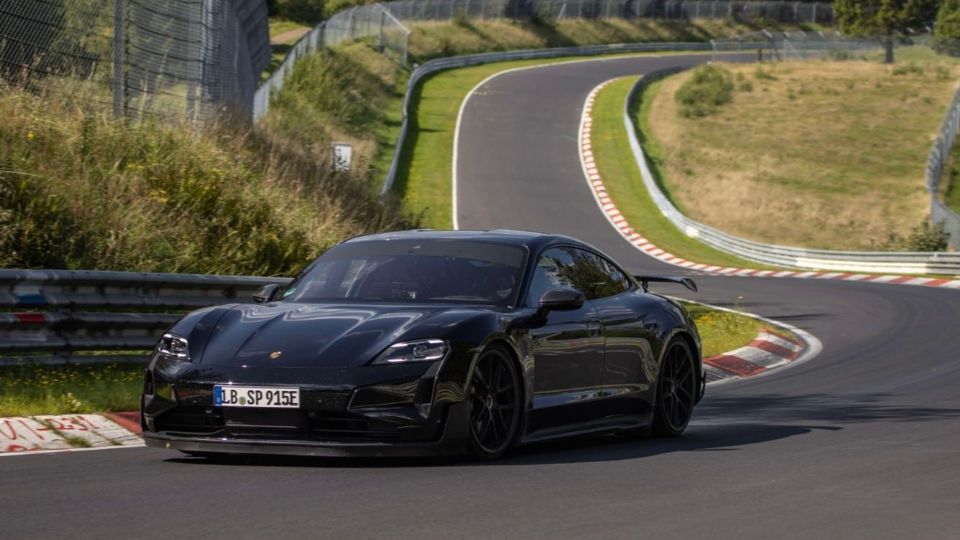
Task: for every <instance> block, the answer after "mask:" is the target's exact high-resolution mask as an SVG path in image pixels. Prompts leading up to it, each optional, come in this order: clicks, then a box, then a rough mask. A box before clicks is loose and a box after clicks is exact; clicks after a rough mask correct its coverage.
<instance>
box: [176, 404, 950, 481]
mask: <svg viewBox="0 0 960 540" xmlns="http://www.w3.org/2000/svg"><path fill="white" fill-rule="evenodd" d="M957 418H960V409H955V408H937V407H923V406H911V405H904V404H900V403H897V402H896V397H895V396H891V395H888V394H861V395H856V396H831V395H826V394H812V395H806V396H787V395H777V394H764V395H753V396H718V397H716V398H712V399H707V400H705V401H704V402H703V403H701V404H700V406H698V408H697V413H696V415H695V417H694V421H693V423H691V425H690V427H689V428H688V430H687V432H686V433H685V434H684V435H683V436H682V437H673V438H656V437H625V436H622V435H617V434H604V435H593V436H582V437H572V438H569V439H562V440H556V441H548V442H540V443H533V444H529V445H525V446H521V447H519V448H516V449H514V450H513V451H511V452H510V453H509V454H507V455H506V456H505V457H504V458H502V459H500V460H497V461H492V462H478V461H473V460H470V459H468V458H466V457H445V456H444V457H431V458H405V457H404V458H401V457H378V458H313V457H293V456H259V455H258V456H252V455H251V456H224V457H216V458H195V457H176V458H171V459H167V460H166V461H167V462H169V463H179V464H192V465H208V466H209V465H214V466H215V465H228V466H238V465H239V466H267V467H311V468H317V467H325V468H397V467H400V468H406V467H497V466H509V465H515V466H516V465H520V466H523V465H543V464H560V463H585V462H598V461H619V460H632V459H644V458H649V457H653V456H657V455H661V454H670V453H677V452H736V451H738V450H740V449H742V448H744V447H747V446H750V445H755V444H761V443H766V442H771V441H777V440H782V439H787V438H790V437H798V436H803V435H806V434H809V433H811V432H813V431H825V432H836V431H840V430H843V429H844V427H845V426H847V425H854V424H862V423H869V422H908V421H909V422H922V421H935V420H951V419H957Z"/></svg>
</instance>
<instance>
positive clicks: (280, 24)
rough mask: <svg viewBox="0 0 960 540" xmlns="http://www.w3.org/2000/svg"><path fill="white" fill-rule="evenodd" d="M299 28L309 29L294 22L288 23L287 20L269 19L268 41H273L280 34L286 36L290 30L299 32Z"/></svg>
mask: <svg viewBox="0 0 960 540" xmlns="http://www.w3.org/2000/svg"><path fill="white" fill-rule="evenodd" d="M301 28H310V27H309V26H306V25H304V24H301V23H299V22H296V21H290V20H287V19H279V18H276V17H271V18H270V39H274V38H276V37H277V36H279V35H281V34H286V33H287V32H290V31H291V30H299V29H301ZM288 44H289V43H288Z"/></svg>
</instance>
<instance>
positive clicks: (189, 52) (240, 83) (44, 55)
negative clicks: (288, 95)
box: [0, 0, 270, 121]
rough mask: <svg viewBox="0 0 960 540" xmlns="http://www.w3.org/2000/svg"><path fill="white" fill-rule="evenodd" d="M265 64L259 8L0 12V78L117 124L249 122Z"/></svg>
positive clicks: (111, 4)
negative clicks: (64, 97) (90, 106)
mask: <svg viewBox="0 0 960 540" xmlns="http://www.w3.org/2000/svg"><path fill="white" fill-rule="evenodd" d="M269 60H270V39H269V32H268V28H267V10H266V4H265V3H264V1H263V0H17V1H7V2H2V3H0V76H2V77H3V78H4V79H6V80H7V81H8V82H11V83H13V84H21V85H24V86H27V87H28V88H32V89H35V90H50V89H52V88H57V87H59V88H61V89H62V91H63V92H64V93H65V94H69V95H70V96H71V97H73V98H79V99H81V100H84V101H91V102H94V103H99V104H100V105H102V106H103V107H104V108H110V109H112V110H113V111H114V113H115V114H117V115H118V116H129V117H144V116H148V117H157V116H159V117H173V116H177V117H180V116H186V117H187V118H189V119H192V120H198V121H205V120H212V119H214V118H215V117H216V116H217V115H219V114H220V113H222V112H224V111H225V110H238V111H240V112H241V113H245V114H249V111H250V110H251V108H252V104H253V94H254V92H255V91H256V88H257V85H258V83H259V80H260V73H261V72H262V71H263V70H264V68H265V67H266V65H267V64H268V62H269Z"/></svg>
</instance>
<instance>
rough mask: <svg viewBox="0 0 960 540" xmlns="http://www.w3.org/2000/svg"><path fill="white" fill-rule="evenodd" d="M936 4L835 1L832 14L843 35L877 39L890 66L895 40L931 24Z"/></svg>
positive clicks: (932, 1)
mask: <svg viewBox="0 0 960 540" xmlns="http://www.w3.org/2000/svg"><path fill="white" fill-rule="evenodd" d="M937 4H938V2H937V0H836V1H835V2H834V3H833V11H834V15H835V17H836V20H837V23H838V24H839V26H840V30H842V31H843V32H846V33H848V34H852V35H855V36H867V37H878V38H880V39H881V40H882V42H883V46H884V49H886V53H887V54H886V63H888V64H892V63H893V45H894V43H896V40H897V38H899V37H902V36H904V35H906V34H907V33H908V32H909V30H910V29H913V28H923V27H925V26H928V25H929V24H930V23H931V22H933V19H934V17H935V16H936V13H937Z"/></svg>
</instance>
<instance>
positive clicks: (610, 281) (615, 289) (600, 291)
mask: <svg viewBox="0 0 960 540" xmlns="http://www.w3.org/2000/svg"><path fill="white" fill-rule="evenodd" d="M591 255H592V256H593V257H594V258H595V259H596V260H597V264H599V265H600V267H601V268H602V269H603V272H604V273H605V274H606V276H607V280H606V282H604V283H603V284H601V285H598V286H597V288H596V289H594V294H595V295H596V298H606V297H608V296H614V295H617V294H620V293H622V292H625V291H628V290H630V279H629V278H628V277H627V276H626V274H624V273H623V272H621V271H620V269H618V268H617V267H616V266H615V265H614V264H613V263H612V262H610V261H608V260H607V259H605V258H603V257H600V256H598V255H594V254H592V253H591Z"/></svg>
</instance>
